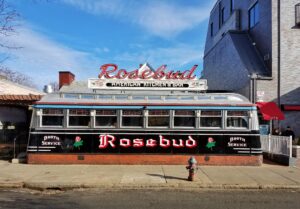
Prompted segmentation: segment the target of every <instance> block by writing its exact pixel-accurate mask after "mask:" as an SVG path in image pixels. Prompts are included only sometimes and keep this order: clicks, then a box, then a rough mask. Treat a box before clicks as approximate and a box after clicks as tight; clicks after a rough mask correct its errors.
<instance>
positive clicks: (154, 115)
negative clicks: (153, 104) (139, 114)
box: [148, 110, 170, 127]
mask: <svg viewBox="0 0 300 209" xmlns="http://www.w3.org/2000/svg"><path fill="white" fill-rule="evenodd" d="M169 112H170V111H169V110H148V127H169V124H170V113H169Z"/></svg>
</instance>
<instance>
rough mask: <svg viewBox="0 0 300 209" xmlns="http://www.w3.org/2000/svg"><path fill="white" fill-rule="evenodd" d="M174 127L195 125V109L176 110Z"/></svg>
mask: <svg viewBox="0 0 300 209" xmlns="http://www.w3.org/2000/svg"><path fill="white" fill-rule="evenodd" d="M174 127H195V111H193V110H175V112H174Z"/></svg>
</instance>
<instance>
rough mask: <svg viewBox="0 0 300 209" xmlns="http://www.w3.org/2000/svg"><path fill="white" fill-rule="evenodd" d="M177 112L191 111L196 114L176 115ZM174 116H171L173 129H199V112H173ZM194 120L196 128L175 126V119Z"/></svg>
mask: <svg viewBox="0 0 300 209" xmlns="http://www.w3.org/2000/svg"><path fill="white" fill-rule="evenodd" d="M176 111H191V112H194V114H193V115H176ZM172 112H173V113H172V116H171V120H172V128H174V129H191V128H193V129H196V128H197V110H172ZM186 117H189V118H192V117H193V118H194V126H175V118H186Z"/></svg>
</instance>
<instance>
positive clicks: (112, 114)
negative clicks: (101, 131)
mask: <svg viewBox="0 0 300 209" xmlns="http://www.w3.org/2000/svg"><path fill="white" fill-rule="evenodd" d="M95 122H96V126H104V127H105V126H106V127H116V126H117V111H116V110H96V120H95Z"/></svg>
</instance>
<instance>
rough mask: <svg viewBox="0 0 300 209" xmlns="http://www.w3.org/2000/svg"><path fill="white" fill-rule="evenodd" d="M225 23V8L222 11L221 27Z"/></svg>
mask: <svg viewBox="0 0 300 209" xmlns="http://www.w3.org/2000/svg"><path fill="white" fill-rule="evenodd" d="M224 22H225V7H223V8H222V9H221V25H223V24H224Z"/></svg>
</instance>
